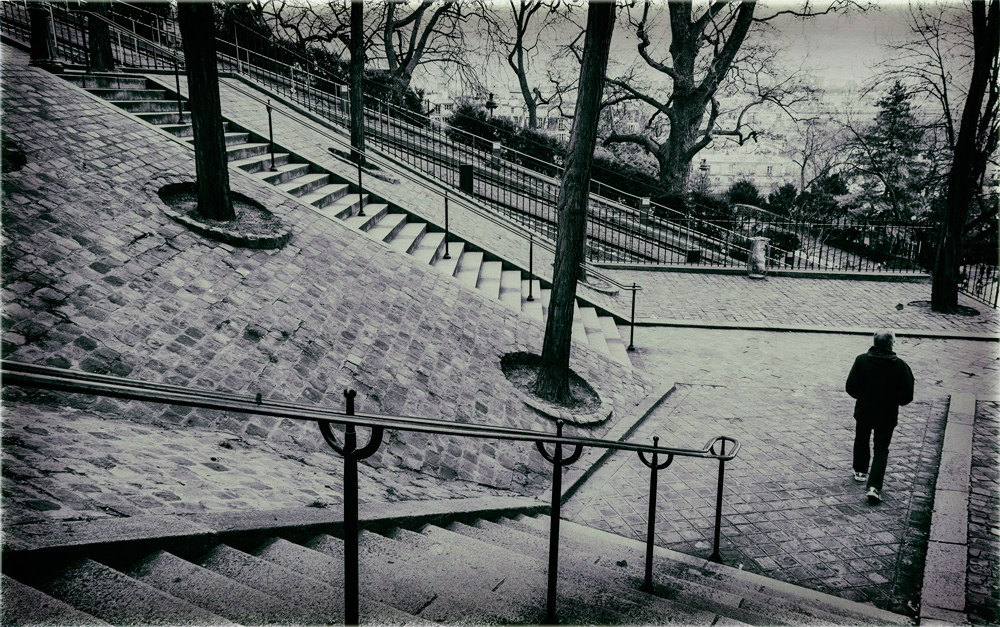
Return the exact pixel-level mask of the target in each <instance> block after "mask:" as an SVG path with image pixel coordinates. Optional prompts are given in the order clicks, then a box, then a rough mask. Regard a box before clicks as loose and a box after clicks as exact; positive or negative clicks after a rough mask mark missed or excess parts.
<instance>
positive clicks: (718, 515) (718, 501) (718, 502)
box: [708, 437, 726, 564]
mask: <svg viewBox="0 0 1000 627" xmlns="http://www.w3.org/2000/svg"><path fill="white" fill-rule="evenodd" d="M720 441H721V445H722V449H721V453H720V455H723V456H724V455H725V454H726V439H725V438H724V437H723V438H721V440H720ZM725 477H726V462H725V460H724V459H721V458H720V459H719V487H718V490H717V492H716V496H715V548H714V550H713V551H712V555H711V557H709V558H708V561H710V562H715V563H716V564H721V563H722V554H721V553H720V552H719V543H720V540H721V537H722V486H723V484H724V483H725V480H726V479H725Z"/></svg>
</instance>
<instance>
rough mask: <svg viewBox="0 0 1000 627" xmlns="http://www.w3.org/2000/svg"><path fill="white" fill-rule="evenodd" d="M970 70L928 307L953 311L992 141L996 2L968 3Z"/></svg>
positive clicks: (997, 68) (997, 96)
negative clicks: (966, 239)
mask: <svg viewBox="0 0 1000 627" xmlns="http://www.w3.org/2000/svg"><path fill="white" fill-rule="evenodd" d="M971 5H972V7H971V8H972V44H973V51H974V52H973V55H974V56H973V59H972V71H971V76H970V79H969V89H968V92H967V94H968V95H967V97H966V99H965V106H964V107H963V109H962V117H961V125H960V127H959V130H958V135H957V136H956V138H955V150H954V157H953V159H952V164H951V171H950V173H949V175H948V188H947V196H946V213H945V219H944V224H943V225H942V228H941V239H940V243H939V244H938V249H937V257H936V259H935V263H934V278H933V283H932V285H931V308H932V309H933V310H934V311H940V312H954V311H956V310H957V308H958V282H959V269H960V267H961V265H962V240H963V235H964V233H965V230H966V226H967V225H966V222H967V220H968V215H969V206H970V205H971V204H972V201H973V199H974V198H976V196H978V195H981V193H982V189H983V180H984V177H985V174H986V169H987V164H988V162H989V160H990V159H991V158H992V157H993V155H994V153H995V152H996V149H997V142H998V126H1000V124H998V103H1000V89H998V72H1000V64H998V48H1000V0H991V1H990V3H989V7H988V8H987V6H986V3H985V2H983V1H979V0H974V1H973V2H972V3H971Z"/></svg>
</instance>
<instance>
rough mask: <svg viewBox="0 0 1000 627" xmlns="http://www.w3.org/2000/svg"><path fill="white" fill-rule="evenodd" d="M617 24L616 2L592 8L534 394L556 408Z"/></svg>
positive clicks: (565, 393) (566, 395) (565, 390)
mask: <svg viewBox="0 0 1000 627" xmlns="http://www.w3.org/2000/svg"><path fill="white" fill-rule="evenodd" d="M614 22H615V4H614V2H591V3H590V5H589V8H588V9H587V35H586V39H585V40H584V47H583V63H582V65H581V66H580V83H579V84H580V88H579V91H578V92H577V101H576V112H575V117H574V121H573V131H572V133H571V135H570V140H569V154H568V155H567V157H566V169H565V170H564V171H563V178H562V184H561V185H560V187H559V200H558V203H557V205H556V210H557V211H558V214H559V217H558V228H559V231H558V235H557V236H556V260H555V269H554V271H553V277H552V295H551V299H550V302H549V318H548V320H547V321H546V322H545V341H544V344H543V346H542V359H541V363H540V364H539V369H538V379H537V380H536V381H535V388H534V391H535V394H537V395H538V396H540V397H541V398H544V399H547V400H549V401H552V402H556V403H563V402H566V401H568V400H569V399H570V390H569V357H570V349H571V346H572V340H573V306H574V304H575V303H576V285H577V281H578V279H579V268H580V264H581V263H583V261H584V252H585V251H584V243H585V237H586V234H587V199H588V197H589V193H590V168H591V165H593V162H594V148H595V146H596V144H597V122H598V118H599V117H600V103H601V96H602V94H603V92H604V75H605V72H606V71H607V67H608V49H609V48H610V46H611V35H612V31H613V30H614Z"/></svg>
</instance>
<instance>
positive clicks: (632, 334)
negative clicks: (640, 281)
mask: <svg viewBox="0 0 1000 627" xmlns="http://www.w3.org/2000/svg"><path fill="white" fill-rule="evenodd" d="M637 287H639V286H638V285H636V284H635V283H633V284H632V320H631V322H630V323H629V334H628V348H626V349H625V350H627V351H634V350H635V292H636V288H637Z"/></svg>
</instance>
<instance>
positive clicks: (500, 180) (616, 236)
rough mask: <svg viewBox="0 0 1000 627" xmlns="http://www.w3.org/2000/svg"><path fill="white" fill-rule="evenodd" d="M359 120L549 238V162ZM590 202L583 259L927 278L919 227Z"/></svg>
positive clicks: (338, 109) (254, 38) (984, 290)
mask: <svg viewBox="0 0 1000 627" xmlns="http://www.w3.org/2000/svg"><path fill="white" fill-rule="evenodd" d="M71 4H74V3H68V2H64V3H61V4H52V5H49V6H50V9H49V13H50V14H51V16H52V20H53V26H52V30H53V32H54V33H55V34H56V40H57V42H56V48H57V50H58V52H59V54H61V55H64V56H65V57H66V58H67V59H71V60H75V61H77V62H79V61H80V60H81V59H83V60H86V58H87V46H86V34H85V30H86V25H85V24H84V23H83V19H84V18H83V17H81V16H80V15H79V14H77V12H75V11H70V10H69V7H70V5H71ZM75 4H79V3H75ZM0 11H2V13H0V18H2V19H0V26H2V30H3V32H4V34H6V35H8V36H11V37H13V38H15V39H19V40H21V41H27V40H28V38H29V35H30V18H29V16H28V13H29V12H28V11H27V9H26V4H25V3H18V2H4V3H0ZM115 19H116V18H115ZM129 19H130V20H131V21H130V24H131V31H129V32H126V30H125V29H121V30H119V31H116V33H115V41H114V44H113V45H114V48H115V53H116V59H118V60H119V62H120V63H122V64H123V65H125V66H129V67H134V68H141V69H153V70H173V71H177V65H178V64H175V63H174V62H173V60H172V59H171V58H170V56H169V55H163V54H162V50H161V51H157V50H155V49H150V48H149V43H153V42H146V41H143V40H142V39H141V38H140V37H138V36H137V33H138V32H140V31H142V30H143V28H145V29H146V30H149V31H150V32H151V33H152V34H153V36H154V37H156V38H157V39H159V40H160V43H164V42H168V43H172V44H174V45H176V43H177V29H176V25H175V24H173V23H172V22H171V21H169V20H164V19H162V18H159V17H156V18H155V22H154V23H153V25H146V26H145V27H144V26H142V25H141V24H139V22H138V21H137V20H136V19H135V18H134V17H133V18H129ZM151 19H154V18H151ZM119 21H120V20H119ZM240 29H242V30H240ZM232 31H233V32H232V34H231V36H229V37H228V38H226V37H223V38H220V40H219V48H220V53H219V62H220V65H221V66H222V67H223V68H224V69H229V70H232V71H239V72H242V73H244V74H246V75H247V76H249V77H251V78H253V79H255V80H258V81H261V82H264V83H266V84H267V85H268V86H269V87H271V88H273V89H276V90H277V91H279V92H280V93H282V94H283V95H284V96H285V97H288V98H290V99H292V100H293V101H295V102H297V103H299V104H301V105H303V106H306V107H307V108H309V109H310V110H311V111H314V112H317V113H319V114H320V115H323V116H324V117H326V118H327V119H329V120H331V121H333V122H335V123H338V124H343V125H346V124H347V123H348V119H349V116H348V115H347V111H348V104H347V103H348V99H347V87H346V85H344V84H342V83H340V82H338V81H337V80H336V78H335V77H331V76H329V75H326V76H323V75H320V74H321V73H317V72H316V71H315V66H314V64H313V63H311V61H310V60H309V58H308V57H306V56H303V55H301V54H298V53H295V52H293V51H290V50H288V49H286V48H283V46H282V44H280V43H279V42H275V41H273V40H267V39H266V38H265V37H263V36H261V35H258V34H255V33H252V32H251V31H250V30H249V29H246V27H244V26H242V25H238V24H237V25H233V27H232ZM241 33H242V35H241ZM241 36H242V40H241ZM241 41H242V45H241V43H240V42H241ZM265 41H266V45H265V43H262V42H265ZM261 48H266V50H262V49H261ZM181 67H182V65H181ZM365 120H366V124H367V127H368V131H369V133H370V135H369V136H370V137H371V138H372V139H371V141H372V142H373V143H375V144H376V145H378V146H379V147H380V148H381V149H383V150H385V151H387V152H388V153H390V154H393V155H394V156H395V157H396V158H399V159H401V160H404V161H406V162H407V163H410V164H411V165H414V166H416V167H418V168H420V169H421V170H422V171H423V172H425V173H427V174H429V175H431V176H433V177H436V178H437V179H438V180H440V181H442V182H444V183H446V184H448V185H450V186H457V187H459V188H460V189H464V190H466V191H468V192H469V193H471V194H473V195H474V196H476V197H477V198H478V199H479V200H480V201H483V202H486V204H488V205H489V206H491V207H492V208H493V209H494V210H495V211H498V212H499V213H501V214H503V215H506V216H508V217H510V218H512V219H513V220H515V221H517V222H520V223H522V224H524V225H525V226H526V227H528V228H530V229H532V230H533V231H535V232H536V233H539V234H542V235H548V236H551V234H552V233H553V232H554V229H555V199H556V198H557V191H556V190H557V189H558V179H557V178H555V177H556V176H558V173H559V168H558V167H557V166H556V165H554V164H551V163H547V162H542V161H541V160H539V159H537V158H535V157H534V156H531V155H526V154H523V153H518V152H517V151H513V150H509V149H507V148H505V147H503V146H496V145H494V144H493V142H488V141H487V140H484V139H483V138H476V137H464V138H463V137H462V135H461V132H459V131H457V130H454V129H451V130H449V129H446V128H443V127H441V126H440V125H439V124H436V123H434V121H433V120H431V119H430V118H429V117H426V116H421V115H419V114H415V113H414V112H412V111H409V110H405V109H402V108H400V107H396V106H394V105H392V104H390V103H386V102H382V101H379V100H377V99H373V98H366V115H365ZM487 145H488V146H489V147H488V149H487ZM590 205H591V207H590V213H589V221H588V229H587V233H588V242H587V243H588V247H587V258H588V260H589V261H590V262H591V263H599V264H616V263H628V264H650V263H652V264H688V265H690V264H695V265H707V266H736V267H740V266H743V265H744V264H745V263H746V259H747V257H748V256H749V252H750V251H749V239H750V238H752V237H766V238H768V239H769V240H770V242H769V245H768V247H767V255H766V259H767V264H768V266H769V267H770V268H772V269H779V268H790V269H810V270H821V271H855V272H868V273H872V272H874V273H883V272H907V271H928V270H929V269H930V268H931V266H932V265H933V252H934V251H933V242H935V240H936V234H935V232H934V228H933V227H928V226H917V225H911V224H896V223H891V222H871V221H861V220H854V219H851V218H848V217H843V218H840V219H837V220H833V221H829V222H816V221H812V220H808V219H793V218H789V217H783V216H776V215H774V214H770V213H768V212H766V211H763V210H759V209H757V210H755V211H753V212H749V213H748V212H745V211H742V212H741V211H737V212H734V213H733V214H729V215H712V212H711V211H704V209H705V208H703V207H698V206H692V207H687V208H686V210H685V211H677V210H674V209H672V208H670V207H666V206H662V205H658V204H656V203H655V202H649V200H648V199H644V198H638V197H636V196H634V195H632V194H629V193H627V192H624V191H622V190H617V189H613V188H611V187H610V186H606V185H602V184H601V183H600V182H598V181H594V182H592V194H591V200H590ZM994 252H995V251H994ZM994 256H995V255H994ZM996 277H997V264H996V263H995V260H993V261H990V260H987V261H980V260H975V261H974V260H970V261H968V262H967V263H966V265H965V266H963V268H962V282H961V284H960V286H959V290H960V291H961V292H963V293H965V294H967V295H969V296H971V297H973V298H975V299H977V300H979V301H981V302H983V303H985V304H988V305H991V306H993V307H996V306H997V300H998V294H1000V289H998V285H1000V284H998V280H997V278H996Z"/></svg>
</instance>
